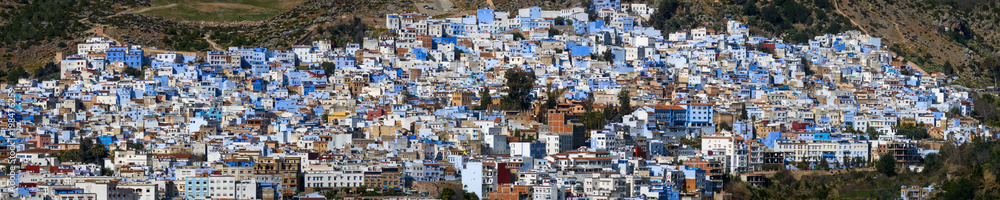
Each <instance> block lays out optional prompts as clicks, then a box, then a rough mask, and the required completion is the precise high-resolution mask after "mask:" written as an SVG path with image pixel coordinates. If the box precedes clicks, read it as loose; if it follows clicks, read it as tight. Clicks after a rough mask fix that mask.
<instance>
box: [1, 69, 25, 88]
mask: <svg viewBox="0 0 1000 200" xmlns="http://www.w3.org/2000/svg"><path fill="white" fill-rule="evenodd" d="M24 75H25V72H24V68H21V66H17V68H14V70H11V71H10V72H7V77H6V78H7V84H17V80H20V79H21V77H22V76H24Z"/></svg>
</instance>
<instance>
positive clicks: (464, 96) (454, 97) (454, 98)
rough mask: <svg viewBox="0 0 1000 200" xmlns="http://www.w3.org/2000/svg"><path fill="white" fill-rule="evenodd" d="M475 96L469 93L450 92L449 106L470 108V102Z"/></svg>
mask: <svg viewBox="0 0 1000 200" xmlns="http://www.w3.org/2000/svg"><path fill="white" fill-rule="evenodd" d="M475 96H476V95H474V94H473V93H472V92H470V91H463V92H452V93H451V106H470V105H472V100H473V99H474V98H475Z"/></svg>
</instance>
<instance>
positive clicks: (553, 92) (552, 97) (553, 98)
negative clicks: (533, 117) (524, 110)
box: [538, 82, 569, 122]
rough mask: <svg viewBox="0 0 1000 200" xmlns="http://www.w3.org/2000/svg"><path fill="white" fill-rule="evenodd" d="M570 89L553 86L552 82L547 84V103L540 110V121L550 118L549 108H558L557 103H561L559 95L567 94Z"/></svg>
mask: <svg viewBox="0 0 1000 200" xmlns="http://www.w3.org/2000/svg"><path fill="white" fill-rule="evenodd" d="M568 89H569V88H560V89H557V88H553V87H552V82H549V83H548V84H545V104H544V106H542V109H541V110H540V111H541V113H540V114H539V116H540V117H539V118H538V119H539V121H540V122H545V121H544V120H547V119H548V113H549V112H548V109H554V108H556V105H559V97H560V96H562V95H563V94H565V93H566V90H568Z"/></svg>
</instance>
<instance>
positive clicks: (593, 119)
mask: <svg viewBox="0 0 1000 200" xmlns="http://www.w3.org/2000/svg"><path fill="white" fill-rule="evenodd" d="M580 122H581V123H583V126H584V127H585V128H587V132H590V130H594V129H599V128H602V127H604V124H605V122H606V121H605V120H604V114H603V113H601V112H599V111H593V110H587V112H584V113H583V115H582V116H581V117H580Z"/></svg>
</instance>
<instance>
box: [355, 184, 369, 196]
mask: <svg viewBox="0 0 1000 200" xmlns="http://www.w3.org/2000/svg"><path fill="white" fill-rule="evenodd" d="M354 191H357V192H355V193H358V194H364V193H367V192H368V186H364V185H362V186H358V188H357V189H356V190H354Z"/></svg>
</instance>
